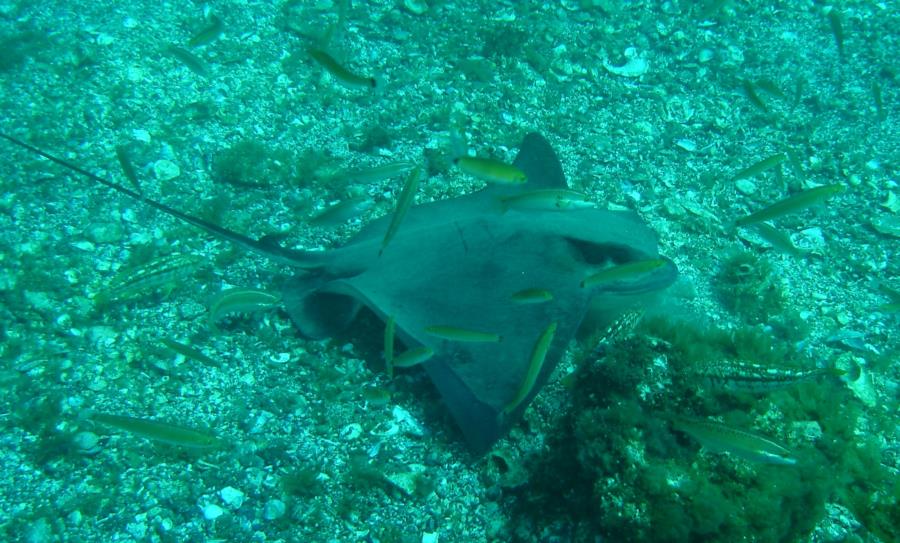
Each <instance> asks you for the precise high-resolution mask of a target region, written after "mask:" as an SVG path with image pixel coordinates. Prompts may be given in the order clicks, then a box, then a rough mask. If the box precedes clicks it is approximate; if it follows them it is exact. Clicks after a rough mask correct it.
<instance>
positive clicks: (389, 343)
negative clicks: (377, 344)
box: [384, 315, 397, 379]
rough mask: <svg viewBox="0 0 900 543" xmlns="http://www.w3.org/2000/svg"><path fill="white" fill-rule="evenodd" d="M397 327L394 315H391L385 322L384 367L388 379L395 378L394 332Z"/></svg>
mask: <svg viewBox="0 0 900 543" xmlns="http://www.w3.org/2000/svg"><path fill="white" fill-rule="evenodd" d="M396 328H397V323H396V320H395V319H394V316H393V315H389V316H388V318H387V321H386V322H385V323H384V367H385V370H386V371H387V376H388V379H393V378H394V333H395V330H396Z"/></svg>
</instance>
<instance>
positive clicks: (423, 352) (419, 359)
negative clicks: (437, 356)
mask: <svg viewBox="0 0 900 543" xmlns="http://www.w3.org/2000/svg"><path fill="white" fill-rule="evenodd" d="M432 356H434V350H433V349H432V348H431V347H416V348H414V349H409V350H408V351H403V352H402V353H400V354H398V355H397V356H395V357H394V363H393V366H394V367H395V368H411V367H413V366H418V365H419V364H421V363H423V362H427V361H428V360H429V359H430V358H431V357H432Z"/></svg>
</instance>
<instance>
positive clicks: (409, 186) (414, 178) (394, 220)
mask: <svg viewBox="0 0 900 543" xmlns="http://www.w3.org/2000/svg"><path fill="white" fill-rule="evenodd" d="M421 179H422V166H416V167H415V169H414V170H413V171H411V172H409V176H407V178H406V183H404V185H403V191H402V192H401V193H400V198H399V199H398V200H397V209H395V210H394V215H393V216H392V217H391V224H389V225H388V229H387V231H386V232H385V233H384V239H382V240H381V248H380V249H379V250H378V256H381V253H383V252H384V249H385V247H387V245H388V243H390V241H391V239H392V238H393V237H394V234H396V233H397V228H399V227H400V222H401V221H403V218H404V217H406V212H407V211H409V208H410V206H412V204H413V201H414V200H415V199H416V192H418V190H419V181H420V180H421Z"/></svg>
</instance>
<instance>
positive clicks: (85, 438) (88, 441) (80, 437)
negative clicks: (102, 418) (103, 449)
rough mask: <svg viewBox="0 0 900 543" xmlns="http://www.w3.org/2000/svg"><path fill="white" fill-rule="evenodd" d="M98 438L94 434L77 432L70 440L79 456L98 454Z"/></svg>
mask: <svg viewBox="0 0 900 543" xmlns="http://www.w3.org/2000/svg"><path fill="white" fill-rule="evenodd" d="M99 443H100V436H98V435H97V434H95V433H94V432H78V433H77V434H75V437H73V438H72V444H73V445H74V446H75V450H76V451H78V452H79V453H80V454H86V455H93V454H97V453H98V452H100V446H99Z"/></svg>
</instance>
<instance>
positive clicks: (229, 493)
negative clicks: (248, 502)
mask: <svg viewBox="0 0 900 543" xmlns="http://www.w3.org/2000/svg"><path fill="white" fill-rule="evenodd" d="M219 496H221V497H222V501H223V502H225V505H227V506H228V507H230V508H232V509H237V508H238V507H240V506H241V505H243V504H244V493H243V492H241V491H240V490H238V489H236V488H234V487H233V486H226V487H225V488H223V489H222V490H220V491H219Z"/></svg>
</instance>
